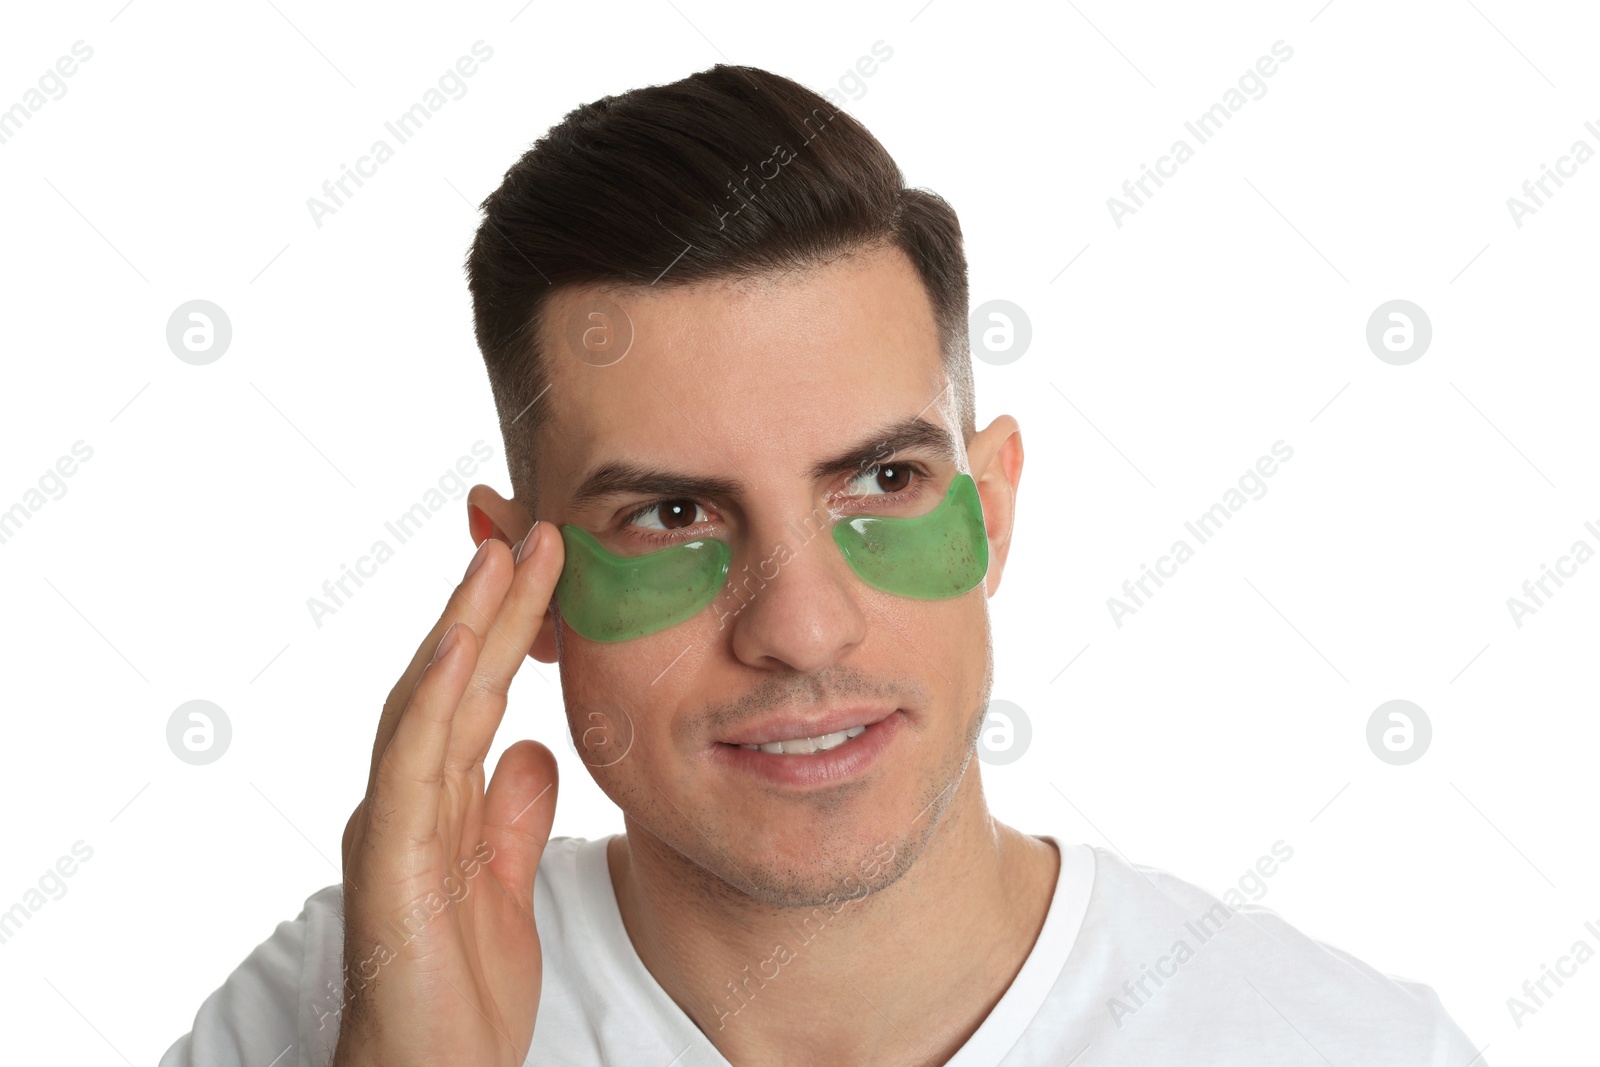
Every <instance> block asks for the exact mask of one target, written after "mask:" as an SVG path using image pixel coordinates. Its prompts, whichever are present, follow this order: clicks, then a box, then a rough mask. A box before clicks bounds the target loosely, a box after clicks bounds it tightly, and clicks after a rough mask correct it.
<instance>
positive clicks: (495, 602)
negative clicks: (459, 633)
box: [368, 538, 512, 791]
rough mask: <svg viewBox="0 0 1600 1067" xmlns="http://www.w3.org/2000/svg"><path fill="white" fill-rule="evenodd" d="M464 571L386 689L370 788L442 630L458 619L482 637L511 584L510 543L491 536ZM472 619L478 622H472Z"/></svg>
mask: <svg viewBox="0 0 1600 1067" xmlns="http://www.w3.org/2000/svg"><path fill="white" fill-rule="evenodd" d="M467 570H468V573H467V574H466V575H465V576H464V577H463V578H462V580H461V582H460V584H458V585H457V586H456V588H455V591H454V592H453V593H451V595H450V599H449V601H448V602H446V604H445V607H444V611H443V612H442V613H441V614H440V615H439V621H438V622H436V623H434V625H433V629H431V630H429V631H428V636H427V637H424V638H423V639H422V643H421V644H419V645H418V646H417V651H416V653H415V654H414V655H413V656H412V657H411V663H410V664H409V665H408V666H407V667H406V670H405V673H404V674H402V675H401V676H400V680H399V681H397V682H395V684H394V688H393V689H391V690H390V691H389V696H388V699H387V700H385V701H384V704H383V714H382V715H381V716H380V717H379V720H378V732H377V736H376V737H375V738H374V740H373V744H372V767H371V772H370V775H369V778H368V788H369V791H370V788H371V781H372V776H376V774H377V773H378V758H379V757H380V756H381V755H382V754H383V751H384V749H385V748H387V747H388V746H389V741H390V739H391V738H392V737H393V736H394V730H395V724H396V723H398V722H399V720H400V713H401V712H402V711H404V710H405V707H406V703H407V701H409V700H410V699H411V695H412V693H413V692H414V690H415V689H416V686H417V679H419V678H421V677H422V672H423V671H424V670H425V669H427V666H428V662H429V661H430V660H431V659H432V658H433V653H434V649H436V648H438V647H439V642H440V641H441V640H443V638H444V635H445V631H447V630H449V629H450V627H451V626H453V625H455V624H456V623H458V622H465V623H467V624H468V625H469V626H471V627H472V628H473V630H474V631H475V632H477V633H478V634H479V636H482V634H483V632H484V630H485V629H486V627H485V626H484V624H483V622H482V620H483V619H485V618H493V617H494V614H495V612H496V611H497V610H498V608H499V606H500V601H501V599H502V598H503V597H504V596H505V592H506V589H507V587H508V586H509V585H510V584H511V581H510V580H511V571H512V564H511V550H510V546H508V545H507V544H506V543H505V542H504V541H500V540H497V539H495V538H490V539H489V540H487V541H485V542H483V544H481V545H479V546H478V552H477V554H476V555H475V556H473V558H472V563H471V564H470V565H469V566H468V568H467ZM474 619H476V620H478V621H477V622H473V620H474Z"/></svg>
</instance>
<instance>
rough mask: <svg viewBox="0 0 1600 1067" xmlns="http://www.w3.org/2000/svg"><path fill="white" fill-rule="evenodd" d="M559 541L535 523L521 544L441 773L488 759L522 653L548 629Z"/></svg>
mask: <svg viewBox="0 0 1600 1067" xmlns="http://www.w3.org/2000/svg"><path fill="white" fill-rule="evenodd" d="M563 555H564V553H563V545H562V543H561V537H560V535H559V534H557V533H556V531H555V529H554V527H552V526H551V525H550V523H548V522H540V523H536V524H535V525H534V527H533V529H532V530H530V531H529V533H528V536H527V538H526V539H525V540H524V541H523V542H522V558H521V560H520V561H519V562H518V563H517V567H516V574H515V575H513V576H512V579H511V587H510V589H509V590H508V591H507V593H506V595H505V598H504V599H503V600H501V601H500V611H499V613H498V614H497V615H496V616H495V617H494V620H493V622H492V623H490V624H489V626H488V630H487V632H485V633H484V638H483V647H482V649H481V651H479V653H478V664H477V669H476V670H475V671H474V672H473V675H472V683H471V685H469V686H468V687H467V693H466V696H465V697H464V698H463V699H462V707H461V710H460V711H459V712H458V713H457V715H456V722H455V728H454V730H453V731H452V732H451V735H450V749H449V752H448V754H447V755H446V757H445V770H446V772H447V773H453V774H454V773H463V772H466V771H469V770H470V769H471V768H473V767H475V766H477V765H478V764H481V763H482V762H483V760H484V759H485V758H487V756H488V755H489V747H490V745H491V744H492V743H493V742H494V734H495V731H496V730H498V729H499V728H500V722H501V720H502V719H503V718H504V716H505V710H506V697H507V694H508V693H509V692H510V690H511V679H512V678H514V677H516V674H517V670H518V669H519V668H520V667H521V666H522V665H523V664H524V663H526V662H527V661H528V650H529V649H530V648H532V647H533V642H534V640H535V639H536V638H537V637H538V636H539V629H540V627H542V626H545V625H548V615H549V608H550V597H551V595H552V594H553V593H554V592H555V587H556V581H557V580H558V579H559V578H560V577H561V563H562V558H563Z"/></svg>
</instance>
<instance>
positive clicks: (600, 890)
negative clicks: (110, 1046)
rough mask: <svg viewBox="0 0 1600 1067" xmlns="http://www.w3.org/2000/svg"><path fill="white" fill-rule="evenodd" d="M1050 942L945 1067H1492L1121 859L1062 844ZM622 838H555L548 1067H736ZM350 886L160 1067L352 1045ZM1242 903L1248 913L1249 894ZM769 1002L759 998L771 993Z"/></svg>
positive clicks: (286, 930) (545, 911)
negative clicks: (615, 859) (654, 936)
mask: <svg viewBox="0 0 1600 1067" xmlns="http://www.w3.org/2000/svg"><path fill="white" fill-rule="evenodd" d="M1046 839H1047V840H1051V841H1052V842H1054V843H1055V844H1056V847H1057V848H1058V849H1059V850H1060V853H1061V873H1060V876H1059V877H1058V878H1057V880H1056V888H1055V893H1054V895H1053V897H1052V898H1051V902H1050V911H1049V913H1048V915H1047V916H1046V917H1045V922H1044V927H1043V929H1042V930H1041V931H1040V932H1039V939H1038V941H1037V942H1035V944H1034V946H1033V950H1032V951H1031V952H1030V953H1029V955H1028V958H1027V960H1026V961H1024V963H1023V965H1022V970H1021V971H1020V972H1019V973H1018V974H1017V977H1016V979H1015V980H1014V981H1013V982H1012V983H1011V986H1010V988H1008V989H1007V990H1006V992H1005V995H1004V996H1003V997H1001V999H1000V1002H999V1003H998V1004H996V1005H995V1007H994V1010H993V1011H991V1012H990V1013H989V1016H988V1017H987V1018H986V1019H984V1021H983V1024H982V1025H981V1026H979V1028H978V1030H977V1032H976V1033H974V1034H973V1035H972V1037H971V1038H970V1039H969V1040H968V1041H967V1043H966V1044H965V1045H963V1046H962V1047H961V1049H960V1051H958V1052H957V1053H956V1054H955V1056H954V1057H953V1058H951V1059H950V1060H949V1061H947V1063H948V1065H949V1067H995V1065H1000V1067H1036V1065H1037V1067H1044V1065H1048V1067H1065V1065H1067V1064H1071V1065H1072V1067H1107V1065H1112V1064H1119V1065H1122V1064H1126V1065H1147V1064H1157V1063H1183V1064H1185V1065H1188V1067H1197V1065H1203V1064H1214V1065H1217V1067H1222V1065H1226V1067H1285V1065H1291V1067H1292V1065H1296V1064H1305V1065H1307V1067H1317V1065H1321V1064H1324V1063H1334V1064H1339V1065H1341V1067H1343V1065H1346V1064H1349V1065H1355V1064H1360V1065H1361V1067H1388V1065H1393V1067H1402V1065H1403V1067H1466V1065H1467V1064H1468V1063H1471V1064H1472V1065H1473V1067H1487V1065H1486V1064H1485V1061H1484V1060H1482V1059H1475V1058H1474V1057H1475V1056H1476V1054H1477V1049H1476V1048H1474V1047H1473V1046H1472V1045H1471V1043H1470V1042H1469V1041H1468V1040H1467V1038H1466V1035H1464V1034H1463V1033H1462V1032H1461V1031H1460V1030H1459V1029H1458V1028H1457V1027H1456V1025H1455V1024H1454V1023H1453V1022H1452V1021H1451V1020H1450V1018H1449V1016H1448V1015H1446V1014H1445V1011H1444V1008H1443V1007H1442V1006H1441V1005H1440V1003H1439V999H1438V997H1437V996H1436V995H1435V994H1434V992H1433V990H1432V989H1430V988H1429V987H1427V986H1425V985H1421V984H1419V983H1416V982H1410V981H1406V980H1404V979H1399V978H1392V977H1389V976H1387V975H1384V974H1381V973H1379V972H1378V971H1375V970H1373V969H1372V968H1371V967H1368V966H1367V965H1366V964H1364V963H1362V962H1361V961H1360V960H1357V959H1355V958H1354V957H1352V956H1350V955H1348V954H1347V953H1344V952H1342V951H1340V950H1339V949H1336V948H1333V947H1331V946H1328V945H1325V944H1322V943H1320V942H1317V941H1313V940H1312V939H1310V938H1308V937H1306V936H1305V935H1304V934H1302V933H1300V932H1299V931H1297V930H1295V929H1294V928H1293V927H1292V926H1290V925H1289V924H1288V923H1286V922H1284V921H1283V920H1282V919H1280V918H1279V917H1278V916H1277V915H1276V914H1275V913H1273V912H1272V911H1270V910H1268V909H1266V908H1263V907H1260V906H1257V905H1253V904H1249V903H1244V904H1242V906H1240V907H1238V908H1237V909H1232V908H1229V906H1228V905H1227V904H1224V903H1223V902H1222V901H1221V900H1219V899H1218V898H1217V897H1215V896H1213V895H1211V894H1210V893H1207V892H1205V891H1204V890H1202V889H1199V888H1196V887H1195V886H1193V885H1190V884H1189V883H1187V882H1184V881H1182V880H1180V879H1178V878H1175V877H1173V876H1172V875H1170V874H1167V873H1165V872H1164V871H1159V870H1156V869H1154V868H1150V867H1145V866H1142V865H1130V864H1129V863H1128V862H1127V861H1125V860H1123V859H1122V858H1121V857H1120V856H1119V855H1118V854H1116V853H1115V852H1111V851H1109V850H1106V849H1102V848H1098V847H1091V846H1088V845H1077V844H1063V843H1061V842H1060V841H1058V840H1056V839H1055V838H1050V837H1047V838H1046ZM606 841H607V839H606V838H595V839H584V838H572V837H557V838H552V839H551V840H550V843H549V845H548V847H547V848H546V849H545V853H544V857H543V858H542V859H541V861H540V863H539V876H538V879H537V881H536V882H535V887H534V915H535V919H536V921H537V923H538V927H539V941H540V945H541V947H542V949H543V951H544V989H543V993H542V995H541V997H540V1001H539V1011H538V1015H537V1017H536V1019H535V1022H534V1034H533V1048H532V1050H531V1051H530V1053H529V1055H528V1059H527V1063H528V1064H530V1065H535V1067H551V1065H561V1067H603V1065H610V1064H626V1065H628V1067H667V1065H668V1064H671V1065H672V1067H729V1063H728V1060H727V1059H726V1058H725V1057H723V1055H722V1054H721V1053H719V1052H718V1051H717V1050H716V1047H715V1046H714V1045H713V1044H712V1043H711V1041H710V1040H709V1039H708V1038H707V1037H706V1036H705V1035H704V1034H703V1033H701V1032H700V1030H699V1029H698V1028H697V1027H696V1026H695V1024H694V1023H693V1022H692V1021H691V1020H690V1019H689V1017H688V1016H687V1015H686V1014H684V1012H683V1011H682V1009H680V1008H679V1007H678V1005H677V1004H676V1003H674V1002H673V1000H672V999H671V998H670V997H668V996H667V994H666V992H665V991H664V990H663V989H662V988H661V986H660V985H659V984H658V983H657V982H656V980H655V979H654V978H653V977H652V976H651V975H650V972H649V971H647V970H646V969H645V967H644V964H643V963H642V962H641V961H640V959H639V956H638V954H637V953H636V952H635V951H634V948H633V944H632V942H631V941H630V940H629V939H628V934H627V931H626V929H625V928H624V926H623V924H622V916H621V913H620V912H619V911H618V909H617V901H616V895H615V893H614V892H613V890H612V886H611V874H610V870H609V868H608V867H607V865H606ZM341 899H342V894H341V890H340V887H339V886H336V885H334V886H329V887H327V888H325V889H322V890H319V891H318V892H316V893H314V894H312V896H311V897H310V898H309V899H307V900H306V904H305V910H304V911H302V912H301V913H300V917H299V918H298V919H295V920H294V921H293V922H284V923H281V924H279V926H278V929H277V931H276V932H275V933H274V934H273V935H272V937H270V938H268V939H267V940H266V941H264V942H263V943H262V944H261V945H259V946H257V948H256V949H255V950H254V951H253V952H251V954H250V955H249V957H248V958H247V959H245V961H244V962H243V963H242V964H240V965H239V967H238V969H236V970H235V971H234V972H233V974H231V975H229V976H228V979H227V981H226V982H225V983H223V985H222V987H221V988H219V989H218V990H216V992H214V993H212V994H211V996H209V997H207V998H206V1001H205V1003H203V1004H202V1005H201V1006H200V1011H199V1013H198V1014H197V1015H196V1016H195V1022H194V1030H193V1031H192V1032H191V1033H189V1034H186V1035H185V1036H183V1037H181V1038H179V1039H178V1041H177V1042H176V1043H175V1044H174V1045H173V1046H172V1047H171V1048H170V1049H168V1050H167V1053H166V1055H165V1056H163V1057H162V1059H161V1067H267V1065H269V1064H270V1065H271V1067H327V1065H328V1064H330V1063H331V1062H332V1059H333V1050H334V1045H335V1042H336V1039H337V1037H338V1010H339V1004H340V994H341V980H340V972H341V967H342V958H341V957H342V947H343V940H342V939H343V915H342V911H341ZM1235 899H1237V898H1235ZM755 995H757V996H759V995H760V994H759V990H758V991H757V993H756V994H755Z"/></svg>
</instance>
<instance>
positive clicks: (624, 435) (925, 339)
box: [537, 247, 961, 503]
mask: <svg viewBox="0 0 1600 1067" xmlns="http://www.w3.org/2000/svg"><path fill="white" fill-rule="evenodd" d="M619 312H620V313H619ZM585 330H588V331H590V333H589V337H588V340H589V341H590V342H591V343H592V344H594V345H595V346H596V347H597V348H598V350H599V351H601V352H603V351H604V345H605V344H606V343H612V344H620V343H622V342H623V339H624V337H625V335H631V336H627V339H626V342H625V343H626V344H627V350H626V354H624V355H622V356H621V358H620V359H617V360H616V362H611V363H608V364H607V365H600V364H602V363H607V361H608V360H609V359H611V358H613V357H614V354H615V350H613V352H612V353H611V354H608V355H604V356H600V355H597V354H596V351H595V350H592V349H591V350H587V351H586V350H584V349H583V347H582V346H583V344H584V331H585ZM607 331H612V332H611V333H608V332H607ZM544 334H545V344H544V346H543V352H544V356H543V358H544V359H545V360H546V363H547V367H548V382H549V392H550V396H549V411H550V417H549V418H548V419H547V420H546V421H545V423H544V424H543V425H542V426H541V427H540V429H539V463H538V465H537V466H538V470H539V472H540V474H539V480H540V485H541V493H540V497H541V499H544V500H549V501H551V502H552V503H554V501H555V500H556V499H558V498H559V496H560V495H562V494H564V493H565V492H567V491H569V490H570V489H571V488H572V483H573V481H574V480H575V479H576V478H578V477H580V476H581V475H582V472H583V471H584V470H585V469H588V468H591V467H592V466H593V465H594V464H595V463H597V462H604V461H613V460H625V461H629V462H635V463H651V464H659V465H665V466H671V467H676V468H682V469H686V470H695V471H698V472H702V473H710V472H716V473H719V474H731V473H734V472H738V473H739V474H742V475H743V476H744V477H746V478H748V479H750V480H760V478H761V477H762V475H773V476H782V475H785V474H791V473H792V472H794V471H798V470H802V469H804V468H807V467H809V466H810V464H811V462H812V461H813V460H815V459H816V458H817V457H818V455H820V454H823V453H828V452H831V451H836V450H837V448H838V446H839V444H840V442H841V441H842V440H845V439H850V440H854V439H855V438H856V437H858V436H859V435H860V434H862V433H866V432H869V431H870V430H872V429H873V428H875V427H878V426H881V425H883V424H885V423H888V422H891V421H894V420H895V419H898V418H904V417H906V416H914V415H917V414H918V413H921V414H922V417H923V418H925V419H927V420H928V421H931V422H935V423H938V424H940V425H943V426H945V427H947V428H948V429H949V430H950V431H951V434H952V436H953V437H954V438H955V439H956V440H957V441H958V442H959V441H960V438H961V435H960V433H959V429H958V426H957V422H956V418H955V405H954V397H953V390H951V389H949V388H947V386H948V379H947V377H946V374H945V370H944V364H943V360H942V359H941V353H940V339H939V334H938V327H937V324H936V321H935V318H934V314H933V309H932V305H931V304H930V302H929V300H928V296H927V291H926V289H925V287H924V286H923V285H922V282H921V279H920V278H919V277H918V275H917V272H916V270H915V268H914V267H913V266H912V264H911V262H910V260H909V259H908V258H907V257H906V256H905V254H904V253H903V252H901V251H900V250H899V249H896V248H893V247H882V248H877V249H870V250H860V251H857V252H855V253H853V254H850V255H846V256H842V257H840V258H838V259H836V260H833V261H832V262H829V263H827V264H824V265H820V266H815V267H811V268H807V269H804V270H797V271H789V272H783V273H774V274H767V275H762V276H760V277H755V278H744V279H713V280H709V281H706V282H703V283H696V284H693V285H684V286H674V287H667V286H664V285H663V286H659V287H657V286H647V287H629V288H622V289H618V288H604V289H603V288H599V287H593V286H584V287H573V288H570V289H564V290H562V291H559V292H557V293H555V294H553V295H552V297H551V300H550V302H549V304H548V305H547V310H546V315H545V331H544ZM547 494H554V495H547Z"/></svg>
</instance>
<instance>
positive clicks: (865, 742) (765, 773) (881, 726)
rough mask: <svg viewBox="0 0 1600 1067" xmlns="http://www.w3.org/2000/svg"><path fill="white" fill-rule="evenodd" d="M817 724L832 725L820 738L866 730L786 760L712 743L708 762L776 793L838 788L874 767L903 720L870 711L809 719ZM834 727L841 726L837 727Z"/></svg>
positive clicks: (894, 713)
mask: <svg viewBox="0 0 1600 1067" xmlns="http://www.w3.org/2000/svg"><path fill="white" fill-rule="evenodd" d="M841 715H843V713H841ZM816 722H821V723H822V724H823V725H824V726H832V729H827V730H823V733H832V732H833V731H834V730H845V729H849V728H850V726H865V727H866V730H865V731H864V732H862V733H860V734H858V735H856V736H855V737H853V738H851V739H850V740H848V741H846V742H845V743H844V744H842V745H840V746H838V747H837V748H830V749H828V750H827V751H826V752H812V753H809V754H806V755H794V756H790V755H784V754H782V753H772V752H761V751H752V750H751V749H748V748H740V747H739V743H737V742H735V743H729V742H716V743H713V744H712V745H711V750H710V752H709V758H710V759H711V760H712V762H714V763H716V764H718V765H720V766H723V767H726V768H728V769H729V770H732V771H735V772H738V773H742V774H748V775H750V776H752V777H754V778H757V779H760V780H761V781H764V782H766V783H767V784H768V785H771V786H777V787H779V788H787V789H813V788H819V787H823V786H834V785H839V784H841V783H843V782H847V781H849V780H851V779H853V778H859V777H861V776H862V775H864V774H866V773H867V771H868V770H869V769H870V768H871V767H872V766H873V765H874V764H876V763H877V762H878V760H879V758H880V757H882V755H883V753H884V751H885V750H886V749H887V748H888V747H889V746H890V745H891V744H893V743H894V739H895V738H896V737H898V736H899V734H900V731H901V730H902V729H904V727H905V722H906V715H905V712H903V711H900V710H898V709H897V710H895V711H891V712H888V713H887V714H884V713H882V712H872V713H871V714H870V715H863V714H861V713H860V712H859V710H858V713H857V714H856V717H855V718H853V719H852V718H849V717H848V716H845V717H840V716H829V717H828V718H826V719H822V720H813V724H814V723H816ZM835 723H844V724H845V725H835ZM763 728H765V727H763ZM805 728H806V729H814V728H815V725H808V726H806V727H805ZM752 736H754V735H752ZM767 736H769V737H770V736H772V735H770V734H768V735H767ZM780 736H781V735H780ZM805 736H808V737H815V736H817V735H815V734H807V735H805ZM744 743H746V744H750V743H752V742H744Z"/></svg>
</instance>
